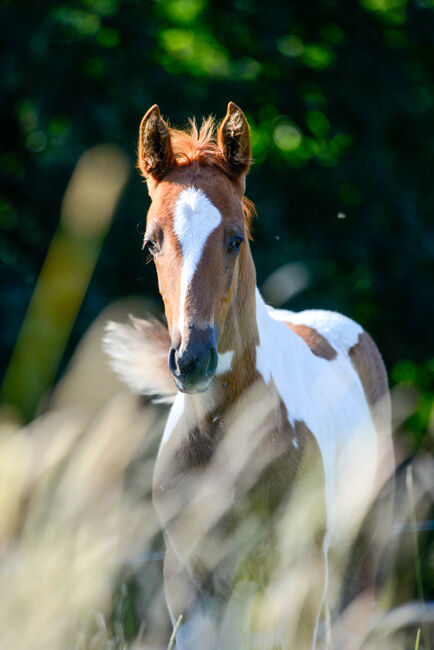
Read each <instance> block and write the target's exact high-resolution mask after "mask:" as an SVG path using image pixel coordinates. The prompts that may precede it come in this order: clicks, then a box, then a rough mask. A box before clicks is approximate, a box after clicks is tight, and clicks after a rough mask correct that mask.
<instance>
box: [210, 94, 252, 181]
mask: <svg viewBox="0 0 434 650" xmlns="http://www.w3.org/2000/svg"><path fill="white" fill-rule="evenodd" d="M217 139H218V145H219V148H220V151H221V152H222V154H223V156H224V158H225V160H226V162H227V163H228V165H229V168H230V170H231V171H232V172H233V173H234V174H236V175H241V174H246V173H247V171H248V169H249V167H250V161H251V150H250V129H249V124H248V122H247V120H246V116H245V115H244V113H243V111H242V110H241V108H238V106H237V105H236V104H234V103H233V102H229V104H228V110H227V113H226V117H225V119H224V120H223V122H222V123H221V125H220V128H219V130H218V135H217Z"/></svg>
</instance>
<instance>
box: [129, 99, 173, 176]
mask: <svg viewBox="0 0 434 650" xmlns="http://www.w3.org/2000/svg"><path fill="white" fill-rule="evenodd" d="M174 164H175V155H174V153H173V149H172V143H171V140H170V131H169V127H168V126H167V124H166V122H165V121H164V120H163V118H162V117H161V115H160V109H159V108H158V106H157V104H154V106H152V107H151V108H150V109H149V110H148V112H147V113H145V115H144V116H143V119H142V121H141V123H140V130H139V152H138V167H139V169H140V171H141V172H142V174H143V176H144V177H145V178H148V177H149V176H151V177H152V178H153V179H154V180H155V181H157V182H158V181H161V179H162V178H164V176H166V174H167V173H168V172H169V171H170V169H171V168H172V167H173V165H174Z"/></svg>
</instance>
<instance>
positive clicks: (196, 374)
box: [169, 328, 218, 393]
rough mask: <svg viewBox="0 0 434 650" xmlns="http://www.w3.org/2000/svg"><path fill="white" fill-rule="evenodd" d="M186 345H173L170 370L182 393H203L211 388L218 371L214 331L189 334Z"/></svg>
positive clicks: (193, 330)
mask: <svg viewBox="0 0 434 650" xmlns="http://www.w3.org/2000/svg"><path fill="white" fill-rule="evenodd" d="M189 334H190V335H189V339H188V342H187V344H186V345H184V344H183V343H181V344H179V345H178V346H176V345H172V347H171V348H170V352H169V368H170V371H171V372H172V375H173V377H174V379H175V384H176V387H177V389H178V390H179V391H181V392H182V393H201V392H204V391H206V390H208V388H209V387H210V384H211V381H212V378H213V376H214V374H215V371H216V369H217V361H218V354H217V345H216V341H215V339H216V337H215V333H214V331H213V330H212V329H210V328H208V329H207V330H199V329H197V330H195V329H191V330H190V332H189Z"/></svg>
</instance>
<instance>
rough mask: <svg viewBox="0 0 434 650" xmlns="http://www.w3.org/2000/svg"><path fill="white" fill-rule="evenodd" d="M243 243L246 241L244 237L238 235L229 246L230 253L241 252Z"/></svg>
mask: <svg viewBox="0 0 434 650" xmlns="http://www.w3.org/2000/svg"><path fill="white" fill-rule="evenodd" d="M243 241H244V237H243V236H242V235H236V236H235V237H232V239H231V240H230V242H229V244H228V251H229V252H237V251H239V250H240V248H241V244H242V243H243Z"/></svg>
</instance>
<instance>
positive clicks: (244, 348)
mask: <svg viewBox="0 0 434 650" xmlns="http://www.w3.org/2000/svg"><path fill="white" fill-rule="evenodd" d="M249 163H250V142H249V129H248V125H247V121H246V119H245V117H244V114H243V113H242V111H241V110H240V109H239V108H238V107H236V106H235V105H234V104H232V103H230V104H229V106H228V113H227V115H226V118H225V120H224V121H223V123H222V124H221V126H220V127H219V130H218V132H217V137H216V139H214V137H213V124H212V122H211V121H207V122H205V124H204V125H203V127H202V129H201V130H200V132H198V131H197V129H196V127H195V125H194V123H193V124H192V127H191V130H190V133H185V132H180V131H175V130H173V129H169V128H168V127H167V125H166V123H165V122H164V121H163V120H162V118H161V116H160V113H159V110H158V108H157V107H153V108H152V109H150V111H148V113H147V114H146V115H145V117H144V118H143V121H142V124H141V128H140V142H139V166H140V169H141V170H142V172H143V174H144V175H145V176H146V177H147V179H148V188H149V192H150V195H151V198H152V204H151V207H150V210H149V214H148V219H147V229H146V235H145V240H146V242H147V243H148V245H149V246H150V248H151V252H152V253H153V255H154V259H155V263H156V267H157V273H158V280H159V288H160V292H161V295H162V297H163V301H164V305H165V313H166V318H167V323H168V331H165V330H164V329H163V328H162V326H161V325H157V324H152V323H149V322H148V323H144V324H141V323H140V322H137V323H136V324H135V325H134V326H132V327H131V326H121V325H111V326H110V328H109V331H108V333H107V335H106V341H105V344H106V348H107V350H108V352H109V354H110V355H111V356H112V358H113V365H114V367H115V369H116V370H117V371H118V372H119V373H120V374H122V375H123V376H124V378H125V379H126V381H128V382H129V383H130V384H131V385H132V386H133V387H134V389H135V390H139V391H140V392H148V393H162V394H163V395H165V396H166V397H167V395H168V394H170V392H171V388H170V386H173V387H174V386H175V384H176V387H177V388H178V392H176V395H175V399H174V402H173V405H172V407H171V410H170V413H169V417H168V420H167V424H166V428H165V431H164V435H163V438H162V441H161V445H160V451H159V454H158V458H157V461H156V467H155V474H154V502H155V507H156V510H157V512H158V515H159V517H160V519H161V523H162V527H163V530H164V532H165V537H166V543H167V556H166V562H165V583H166V596H167V602H168V606H169V611H170V613H171V616H172V619H173V622H175V621H176V620H177V618H178V616H179V615H180V614H182V615H183V617H184V618H183V623H182V625H181V626H180V629H179V631H178V635H177V648H178V650H196V649H199V648H200V649H202V648H203V649H206V650H217V648H219V649H221V650H235V649H238V648H239V647H240V648H241V647H245V634H246V632H245V629H244V630H240V629H239V628H240V627H242V626H241V624H240V623H239V621H240V620H244V618H245V617H246V616H247V614H246V608H245V607H244V605H243V606H240V605H239V603H240V602H241V603H243V604H245V603H246V602H247V601H249V597H248V595H246V594H248V593H250V594H251V591H250V592H249V587H248V585H251V584H256V585H258V584H260V585H261V589H267V588H269V589H271V591H272V593H274V594H276V593H277V592H276V587H275V585H276V579H277V578H279V580H280V582H285V579H284V578H283V577H282V576H285V575H287V574H288V575H289V572H288V571H287V570H288V567H294V566H295V565H297V566H298V567H299V568H300V567H305V568H306V569H307V568H309V569H312V568H313V569H314V574H315V580H314V581H313V583H312V584H313V585H314V586H313V587H312V589H311V591H310V596H309V598H307V599H305V600H304V601H303V603H302V605H300V608H299V609H300V611H297V615H296V612H295V610H297V606H296V604H295V603H296V600H297V594H296V593H295V591H294V587H293V586H291V580H290V579H288V580H287V581H286V582H287V584H285V590H284V593H285V602H283V603H280V606H277V611H278V614H277V617H276V625H275V630H274V632H275V634H276V636H275V638H274V639H273V640H272V641H271V642H270V643H271V644H273V643H274V644H278V643H281V647H282V648H289V647H292V646H291V645H289V644H290V643H291V641H288V639H290V638H294V637H291V635H290V633H289V632H288V629H289V628H290V627H291V625H292V626H294V625H295V626H297V633H296V636H295V638H296V639H297V647H298V648H304V647H315V646H316V645H317V644H319V643H320V640H319V639H320V636H321V625H320V622H321V620H322V619H327V612H328V610H330V608H332V612H331V615H332V616H333V610H334V609H336V608H337V607H338V603H339V596H338V594H337V589H338V586H337V585H338V583H339V580H338V579H337V577H336V572H338V573H339V571H337V570H336V568H335V567H334V566H331V563H332V559H333V558H334V557H336V556H339V555H344V554H348V552H349V550H350V548H351V547H352V545H353V543H354V540H355V538H356V536H357V535H358V533H359V528H360V525H361V522H362V520H363V519H364V517H365V515H366V513H367V511H368V509H369V507H370V505H371V504H372V501H373V499H374V497H375V495H376V494H377V492H378V488H379V486H380V484H381V483H382V482H383V481H384V479H385V477H386V475H387V471H386V470H385V467H384V458H388V459H391V449H390V410H389V401H388V388H387V378H386V373H385V370H384V366H383V363H382V360H381V357H380V355H379V353H378V350H377V349H376V347H375V344H374V343H373V342H372V340H371V339H370V338H369V336H368V335H367V334H366V333H365V332H364V331H363V330H362V328H361V327H360V326H359V325H357V324H356V323H355V322H353V321H351V320H350V319H348V318H346V317H345V316H342V315H341V314H337V313H333V312H326V311H317V310H312V311H304V312H301V313H294V312H290V311H282V310H274V309H271V308H269V307H267V305H265V303H264V301H263V299H262V297H261V296H260V294H259V291H258V290H257V289H256V275H255V268H254V264H253V260H252V256H251V252H250V247H249V242H248V240H249V229H250V218H251V212H252V210H251V206H250V205H249V203H248V202H247V200H246V199H245V197H244V186H245V180H244V179H245V174H246V173H247V170H248V167H249ZM169 350H170V353H169ZM168 354H169V366H170V370H171V371H172V375H173V379H174V381H175V384H173V382H172V380H171V379H170V371H169V368H168V366H167V362H166V360H165V359H167V355H168ZM155 377H158V378H159V381H158V382H156V381H155ZM163 377H164V381H163V380H162V379H161V378H163ZM168 378H169V379H168ZM156 383H159V384H161V386H162V387H161V389H160V388H159V386H158V385H156ZM306 495H310V497H309V496H306ZM300 504H301V510H302V513H301V514H300V508H298V507H299V506H300ZM297 508H298V509H297ZM288 513H291V516H290V515H289V514H288ZM288 517H289V519H288ZM291 517H292V518H291ZM313 520H315V521H314V524H312V525H309V524H311V523H312V521H313ZM284 521H285V522H288V521H289V527H287V528H286V529H285V530H286V531H287V530H289V531H291V532H290V533H287V532H285V533H284V535H283V539H282V535H280V537H279V531H281V530H282V526H283V523H282V522H284ZM339 579H341V576H339ZM240 585H241V586H240ZM246 585H247V586H246ZM270 585H271V587H270ZM362 587H363V585H362V586H360V587H358V589H361V588H362ZM237 590H238V591H237ZM243 590H244V591H243ZM291 590H292V591H291ZM356 591H357V588H356ZM279 593H280V592H279ZM282 593H283V592H282ZM251 601H252V599H251V598H250V602H251ZM228 603H231V607H228ZM237 603H238V605H237ZM237 607H238V610H237ZM240 607H241V609H240ZM240 611H241V612H243V613H240ZM234 612H238V613H237V614H234ZM243 617H244V618H243ZM247 627H248V626H247ZM322 636H323V637H324V634H323V635H322ZM270 647H272V646H270Z"/></svg>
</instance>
